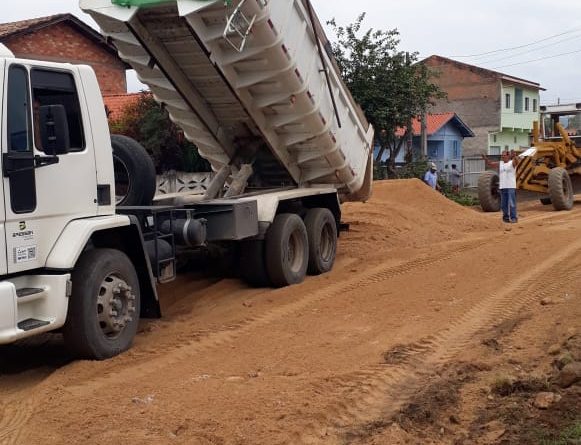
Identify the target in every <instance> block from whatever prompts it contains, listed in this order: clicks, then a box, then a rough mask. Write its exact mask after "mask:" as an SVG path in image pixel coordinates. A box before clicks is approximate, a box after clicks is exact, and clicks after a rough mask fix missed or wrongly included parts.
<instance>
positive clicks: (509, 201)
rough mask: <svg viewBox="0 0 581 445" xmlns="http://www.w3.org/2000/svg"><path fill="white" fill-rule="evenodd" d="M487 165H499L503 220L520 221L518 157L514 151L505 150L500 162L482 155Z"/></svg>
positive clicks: (506, 221) (507, 221)
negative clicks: (517, 176) (518, 207)
mask: <svg viewBox="0 0 581 445" xmlns="http://www.w3.org/2000/svg"><path fill="white" fill-rule="evenodd" d="M482 157H483V158H484V161H485V162H486V165H488V166H490V167H498V178H499V187H498V188H499V189H500V208H501V209H502V220H503V221H504V222H505V223H509V222H510V223H516V222H518V214H517V212H516V167H517V165H518V159H519V158H518V157H517V156H516V154H515V153H514V151H511V152H509V151H508V150H505V151H503V152H502V155H501V159H500V162H493V161H489V160H488V158H487V157H486V155H483V156H482Z"/></svg>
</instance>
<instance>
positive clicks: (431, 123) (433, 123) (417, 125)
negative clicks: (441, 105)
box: [395, 113, 456, 137]
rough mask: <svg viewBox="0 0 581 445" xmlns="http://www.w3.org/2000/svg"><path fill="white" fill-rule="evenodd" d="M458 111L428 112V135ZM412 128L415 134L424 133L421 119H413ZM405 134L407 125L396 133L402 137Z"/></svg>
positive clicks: (435, 131) (438, 128)
mask: <svg viewBox="0 0 581 445" xmlns="http://www.w3.org/2000/svg"><path fill="white" fill-rule="evenodd" d="M455 114H456V113H440V114H428V115H427V116H426V130H427V133H428V136H430V135H432V134H434V133H437V132H438V130H440V128H442V127H443V126H444V125H446V124H447V123H448V122H449V121H450V119H452V118H453V117H454V115H455ZM412 128H413V130H414V136H419V135H420V134H421V133H422V123H421V121H420V120H419V119H417V118H415V119H414V120H413V121H412ZM404 134H405V127H403V128H398V129H397V131H396V132H395V135H396V136H398V137H402V136H403V135H404Z"/></svg>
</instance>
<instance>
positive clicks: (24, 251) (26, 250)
mask: <svg viewBox="0 0 581 445" xmlns="http://www.w3.org/2000/svg"><path fill="white" fill-rule="evenodd" d="M34 260H36V246H24V247H15V248H14V262H15V263H26V262H27V261H34Z"/></svg>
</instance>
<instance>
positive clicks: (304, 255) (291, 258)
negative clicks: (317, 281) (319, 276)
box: [265, 213, 309, 287]
mask: <svg viewBox="0 0 581 445" xmlns="http://www.w3.org/2000/svg"><path fill="white" fill-rule="evenodd" d="M265 252H266V270H267V272H268V277H269V279H270V281H271V283H272V285H273V286H275V287H284V286H289V285H291V284H298V283H301V282H302V281H303V280H304V279H305V276H306V274H307V266H308V264H309V240H308V238H307V229H306V228H305V224H304V222H303V220H302V219H301V217H300V216H298V215H295V214H294V213H281V214H280V215H277V216H276V217H275V218H274V221H273V223H272V225H271V226H270V228H269V229H268V231H267V232H266V250H265Z"/></svg>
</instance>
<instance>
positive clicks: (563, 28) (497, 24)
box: [0, 0, 581, 104]
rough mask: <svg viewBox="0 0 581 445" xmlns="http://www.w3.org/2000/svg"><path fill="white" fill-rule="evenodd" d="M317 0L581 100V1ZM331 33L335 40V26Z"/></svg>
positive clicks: (420, 44)
mask: <svg viewBox="0 0 581 445" xmlns="http://www.w3.org/2000/svg"><path fill="white" fill-rule="evenodd" d="M4 1H6V0H4ZM270 1H277V0H270ZM312 3H313V7H314V9H315V11H316V12H317V14H318V15H319V18H320V19H321V21H322V22H326V21H327V20H329V19H331V18H335V19H336V21H337V23H338V24H339V25H347V24H349V23H352V22H353V21H355V19H356V17H357V16H358V15H359V14H360V13H362V12H365V13H366V18H365V21H364V23H363V28H364V29H368V28H375V29H383V30H389V29H397V30H398V31H399V33H400V49H401V50H403V51H409V52H418V53H419V54H418V57H419V59H420V60H421V59H422V58H425V57H428V56H430V55H433V54H437V55H440V56H444V57H451V58H454V59H456V60H458V61H461V62H465V63H470V64H474V65H477V66H481V67H483V68H489V69H494V70H496V71H500V72H502V73H505V74H508V75H511V76H516V77H520V78H523V79H526V80H529V81H533V82H537V83H540V84H541V86H542V87H543V88H545V89H546V90H547V91H544V92H541V103H547V104H552V103H557V101H560V103H571V102H581V1H580V0H560V1H558V2H555V1H553V0H527V1H525V0H446V1H441V0H439V1H437V0H407V1H397V2H396V1H386V0H357V1H348V0H341V1H332V0H312ZM9 5H10V6H8V7H6V6H4V7H2V9H1V10H0V22H2V23H4V22H11V21H16V20H25V19H29V18H34V17H41V16H45V15H51V14H58V13H64V12H69V13H72V14H75V15H76V16H77V17H79V18H80V19H82V20H84V21H86V22H87V23H89V24H91V25H92V26H94V27H96V25H95V23H94V22H93V21H92V20H91V18H90V17H89V16H88V15H86V14H84V13H83V12H82V11H81V10H80V9H79V7H78V0H49V1H47V0H43V1H41V0H19V1H16V2H10V3H9ZM328 34H329V38H330V39H331V40H333V35H332V32H331V31H330V30H329V32H328ZM463 56H471V57H463ZM522 62H527V63H522ZM129 88H130V89H131V90H133V91H137V90H138V89H140V85H139V83H138V82H137V80H136V79H135V77H134V76H129Z"/></svg>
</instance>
